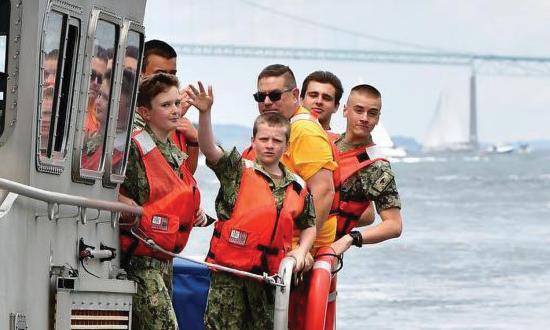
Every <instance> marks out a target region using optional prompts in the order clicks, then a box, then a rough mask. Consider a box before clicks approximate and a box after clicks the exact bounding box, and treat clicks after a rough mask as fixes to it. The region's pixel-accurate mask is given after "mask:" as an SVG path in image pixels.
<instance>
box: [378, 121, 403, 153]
mask: <svg viewBox="0 0 550 330" xmlns="http://www.w3.org/2000/svg"><path fill="white" fill-rule="evenodd" d="M371 136H372V140H373V142H374V143H375V144H376V146H377V147H378V149H379V150H380V151H381V152H382V154H383V155H384V156H385V157H386V158H401V157H406V156H407V151H406V150H405V148H403V147H397V146H395V144H394V143H393V141H392V139H391V137H390V135H389V134H388V132H387V131H386V128H385V127H384V125H383V124H382V123H381V122H379V123H378V125H376V127H375V128H374V129H373V130H372V132H371Z"/></svg>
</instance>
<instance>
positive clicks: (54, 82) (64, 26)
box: [37, 11, 80, 173]
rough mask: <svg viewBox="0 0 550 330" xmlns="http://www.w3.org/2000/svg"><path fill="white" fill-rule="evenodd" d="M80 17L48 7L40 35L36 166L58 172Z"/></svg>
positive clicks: (66, 122) (64, 139)
mask: <svg viewBox="0 0 550 330" xmlns="http://www.w3.org/2000/svg"><path fill="white" fill-rule="evenodd" d="M79 30H80V21H79V20H77V19H76V18H73V17H69V16H68V15H66V14H63V13H60V12H57V11H50V12H49V13H48V14H47V16H46V20H45V29H44V34H43V37H42V53H41V59H40V60H41V62H40V63H41V70H40V78H39V81H40V95H39V97H40V102H39V112H38V113H39V116H38V120H39V125H38V127H39V132H38V142H37V145H38V155H39V158H38V162H37V164H38V166H37V167H38V169H39V170H41V171H46V172H51V169H52V166H54V167H56V169H55V170H54V172H55V173H58V172H59V171H60V170H61V169H62V167H61V165H62V163H61V161H63V160H64V158H65V155H66V153H67V139H68V137H69V134H68V130H69V122H70V115H71V107H72V99H73V95H74V88H73V84H74V81H75V78H76V76H75V75H76V58H77V49H78V42H79Z"/></svg>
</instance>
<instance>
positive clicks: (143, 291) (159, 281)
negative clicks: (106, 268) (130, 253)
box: [126, 256, 178, 330]
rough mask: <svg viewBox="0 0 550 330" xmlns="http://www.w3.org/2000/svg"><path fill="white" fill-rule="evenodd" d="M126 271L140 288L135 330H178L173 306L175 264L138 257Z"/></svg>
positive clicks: (136, 297)
mask: <svg viewBox="0 0 550 330" xmlns="http://www.w3.org/2000/svg"><path fill="white" fill-rule="evenodd" d="M126 270H127V272H128V278H129V279H131V280H133V281H135V282H136V283H137V285H138V288H137V293H136V294H135V295H134V298H133V300H132V301H133V305H132V329H134V330H146V329H147V330H150V329H159V330H161V329H162V330H173V329H178V322H177V319H176V312H175V311H174V307H173V305H172V272H173V270H172V262H171V261H161V260H158V259H155V258H151V257H136V256H134V257H131V258H130V260H129V262H128V267H127V269H126Z"/></svg>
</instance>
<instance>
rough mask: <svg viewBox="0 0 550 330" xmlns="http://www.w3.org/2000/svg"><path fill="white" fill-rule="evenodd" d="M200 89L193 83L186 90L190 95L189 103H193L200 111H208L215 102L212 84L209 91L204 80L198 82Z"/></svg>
mask: <svg viewBox="0 0 550 330" xmlns="http://www.w3.org/2000/svg"><path fill="white" fill-rule="evenodd" d="M198 85H199V89H198V90H197V88H196V87H195V86H193V85H189V88H188V89H187V90H186V91H185V92H186V93H187V95H188V96H189V100H187V103H189V104H191V105H192V106H194V107H195V108H197V110H199V111H200V112H208V111H210V110H211V109H212V104H213V103H214V95H213V94H212V86H210V85H208V93H207V92H206V90H205V89H204V86H203V84H202V82H200V81H199V82H198Z"/></svg>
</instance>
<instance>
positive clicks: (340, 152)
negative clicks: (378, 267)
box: [332, 85, 402, 254]
mask: <svg viewBox="0 0 550 330" xmlns="http://www.w3.org/2000/svg"><path fill="white" fill-rule="evenodd" d="M381 109H382V96H381V94H380V92H379V91H378V90H377V89H376V88H374V87H372V86H370V85H358V86H355V87H353V88H352V90H351V93H350V95H349V97H348V100H347V102H346V105H345V106H344V117H346V121H347V126H346V132H345V133H344V134H342V136H341V137H339V138H338V139H336V140H335V142H334V144H335V146H336V148H337V159H338V164H339V168H340V181H341V182H340V186H341V187H340V189H339V193H340V201H341V202H340V212H339V213H340V214H339V216H338V231H337V240H336V241H335V242H334V243H333V244H332V248H333V249H334V251H335V253H337V254H342V253H344V252H345V251H346V250H347V249H349V248H350V246H351V245H352V244H353V245H355V246H357V247H361V246H362V245H363V244H375V243H379V242H382V241H385V240H388V239H391V238H396V237H399V236H400V235H401V230H402V219H401V201H400V199H399V194H398V192H397V187H396V184H395V179H394V174H393V172H392V170H391V167H390V165H389V163H388V161H387V160H385V159H383V158H380V156H379V155H377V154H376V146H373V142H372V137H371V132H372V130H373V129H374V127H375V126H376V125H377V124H378V121H379V119H380V110H381ZM369 200H371V201H374V204H375V205H376V209H377V211H378V213H379V214H380V217H381V218H382V222H381V223H379V224H377V225H375V226H372V227H369V228H367V229H365V230H363V231H361V232H359V231H352V229H353V227H355V226H356V221H357V218H354V217H352V216H353V215H355V216H357V215H358V214H360V211H361V210H362V209H363V207H364V205H365V204H368V201H369ZM358 211H359V212H358ZM346 218H347V219H346ZM343 220H345V221H343Z"/></svg>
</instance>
